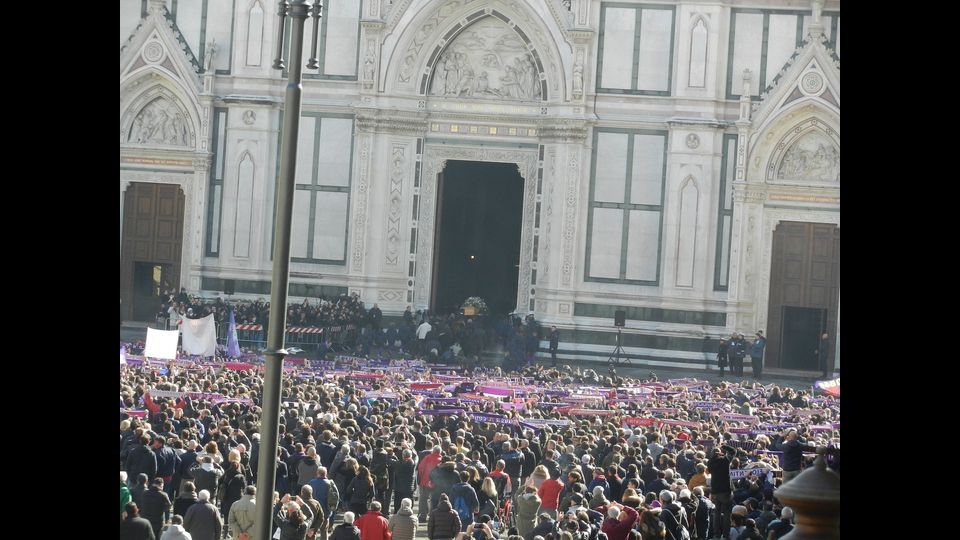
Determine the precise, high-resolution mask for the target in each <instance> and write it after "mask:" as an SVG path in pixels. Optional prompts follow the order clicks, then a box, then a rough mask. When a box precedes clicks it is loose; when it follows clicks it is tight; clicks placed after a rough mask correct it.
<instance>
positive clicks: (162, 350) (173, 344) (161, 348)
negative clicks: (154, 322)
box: [143, 327, 180, 360]
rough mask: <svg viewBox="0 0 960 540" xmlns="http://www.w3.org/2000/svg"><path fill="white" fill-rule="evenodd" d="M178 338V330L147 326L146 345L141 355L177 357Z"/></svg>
mask: <svg viewBox="0 0 960 540" xmlns="http://www.w3.org/2000/svg"><path fill="white" fill-rule="evenodd" d="M179 339H180V332H178V331H176V330H157V329H155V328H149V327H148V328H147V346H146V348H145V349H144V350H143V356H145V357H148V358H169V359H170V360H175V359H176V358H177V341H179Z"/></svg>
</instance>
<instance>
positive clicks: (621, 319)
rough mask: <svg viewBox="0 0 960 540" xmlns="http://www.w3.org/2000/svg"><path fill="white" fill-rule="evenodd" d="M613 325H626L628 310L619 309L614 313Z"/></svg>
mask: <svg viewBox="0 0 960 540" xmlns="http://www.w3.org/2000/svg"><path fill="white" fill-rule="evenodd" d="M613 325H614V326H626V325H627V312H626V311H624V310H622V309H618V310H617V311H616V312H615V313H614V314H613Z"/></svg>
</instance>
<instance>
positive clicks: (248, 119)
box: [243, 109, 257, 126]
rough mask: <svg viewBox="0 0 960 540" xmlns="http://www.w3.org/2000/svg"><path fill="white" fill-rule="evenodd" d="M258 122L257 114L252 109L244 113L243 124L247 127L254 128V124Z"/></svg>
mask: <svg viewBox="0 0 960 540" xmlns="http://www.w3.org/2000/svg"><path fill="white" fill-rule="evenodd" d="M256 121H257V113H255V112H253V110H250V109H247V110H246V111H243V123H244V124H246V125H248V126H252V125H253V123H254V122H256Z"/></svg>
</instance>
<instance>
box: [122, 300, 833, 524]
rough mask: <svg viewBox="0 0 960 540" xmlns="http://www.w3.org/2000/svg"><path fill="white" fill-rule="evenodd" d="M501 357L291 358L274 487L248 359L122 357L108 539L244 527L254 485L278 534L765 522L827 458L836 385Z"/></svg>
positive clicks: (463, 331) (782, 514) (250, 516)
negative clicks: (191, 362) (642, 373)
mask: <svg viewBox="0 0 960 540" xmlns="http://www.w3.org/2000/svg"><path fill="white" fill-rule="evenodd" d="M412 316H413V314H412V313H411V319H412V318H413V317H412ZM405 319H406V316H405ZM413 322H414V323H417V322H418V321H413ZM424 322H426V323H427V324H428V325H430V326H431V330H430V331H428V332H426V333H425V334H424V339H423V340H420V338H419V332H418V340H419V341H429V340H428V339H427V335H428V334H429V332H436V333H437V334H436V336H435V339H436V340H437V342H439V343H440V345H441V347H443V343H442V339H441V337H442V336H443V335H444V332H443V331H442V330H443V329H447V330H448V331H449V332H450V334H452V335H451V338H455V336H457V335H459V339H455V341H454V343H461V344H462V343H464V342H466V343H470V341H471V338H470V337H468V336H469V335H470V334H471V332H473V333H474V336H473V338H477V339H479V337H482V338H483V339H491V338H490V336H488V335H487V334H486V330H485V329H483V328H482V327H478V328H476V329H473V330H472V329H471V326H472V324H473V323H467V322H464V323H462V324H460V321H459V319H457V318H454V319H452V320H448V319H447V318H442V319H434V322H435V323H436V324H435V325H434V324H431V323H430V319H429V318H426V317H425V318H424V319H423V321H421V322H419V324H418V325H417V326H418V330H419V328H420V327H422V325H423V324H424ZM448 323H449V324H448ZM506 324H507V325H508V326H510V327H513V325H512V324H510V323H509V321H507V322H506ZM534 324H535V323H533V322H531V321H527V324H522V325H520V327H519V328H517V327H513V333H512V334H511V331H510V330H508V329H507V330H504V331H503V334H502V336H501V335H497V334H495V336H494V337H493V338H492V339H494V340H496V339H501V338H506V339H508V340H509V339H513V336H516V335H521V332H523V333H525V332H527V331H533V330H534V328H535V326H534ZM481 329H482V330H483V331H482V332H478V330H481ZM457 332H459V334H456V333H457ZM465 338H466V339H465ZM428 347H429V349H428ZM413 348H415V349H416V351H417V352H418V353H421V354H423V355H426V356H425V357H427V358H432V357H433V356H435V355H436V351H437V348H436V347H433V346H432V342H431V343H416V344H415V345H414V346H413V347H411V349H413ZM464 348H466V346H464ZM508 349H509V347H508ZM509 362H510V357H509V356H508V357H507V358H505V363H506V368H504V367H503V366H501V367H497V368H489V369H488V368H483V367H478V366H476V365H467V366H463V367H458V368H457V369H456V370H451V371H448V372H447V373H448V374H446V375H444V374H442V370H438V366H436V365H432V364H431V363H424V362H423V361H416V360H408V361H405V362H397V361H393V362H387V361H384V362H380V363H377V362H372V363H370V364H367V365H365V364H364V363H363V362H362V361H359V360H358V359H357V358H341V359H340V360H339V361H337V362H336V363H335V364H333V363H331V362H328V363H327V364H325V365H324V366H323V367H322V369H319V367H318V366H311V365H310V364H305V365H304V366H302V367H298V368H296V369H293V370H292V371H288V372H287V373H286V374H285V377H284V379H283V383H282V392H281V396H282V397H281V400H282V403H283V407H282V415H281V419H280V437H279V440H280V445H279V448H278V449H277V456H278V460H277V468H276V480H275V483H274V485H273V486H263V485H262V483H258V482H257V466H258V463H259V459H261V448H260V444H259V440H260V437H259V429H260V420H261V414H262V409H261V402H260V399H261V395H262V389H263V388H262V386H263V379H262V368H260V367H250V368H248V369H242V370H233V369H227V368H225V367H223V366H222V365H216V364H201V363H198V364H196V365H195V366H184V365H182V364H173V363H171V364H170V365H168V366H167V367H166V368H165V369H158V367H157V366H156V365H154V364H151V363H149V362H143V363H141V364H139V365H137V366H132V365H127V366H121V371H120V400H121V415H120V441H119V444H120V447H119V450H120V464H121V472H120V478H121V538H155V539H159V540H167V539H168V538H187V537H192V538H193V539H194V540H218V539H219V538H221V537H227V536H229V537H231V538H233V539H240V540H250V538H252V536H251V534H252V533H253V531H254V520H255V513H254V511H253V509H254V506H255V501H256V499H257V498H259V497H270V498H271V500H272V501H273V503H274V512H273V515H274V517H273V523H272V524H271V527H270V530H271V531H274V530H277V529H279V531H278V534H279V538H281V539H282V540H286V539H296V540H304V539H305V538H317V537H319V538H321V539H323V540H391V539H392V540H413V538H414V536H415V535H417V534H421V535H422V534H423V533H424V532H425V533H426V536H427V538H428V539H429V540H455V539H456V540H500V539H502V540H648V539H669V540H683V539H685V538H691V539H707V538H720V537H722V538H729V539H731V540H747V539H754V538H763V539H768V538H773V539H776V538H779V537H781V536H782V535H784V534H786V533H787V532H789V531H790V530H791V529H792V527H793V522H792V519H793V513H792V510H791V509H790V508H789V507H784V506H783V505H782V504H781V502H780V501H778V500H777V498H776V491H777V489H778V488H779V487H780V486H781V485H782V484H783V483H784V482H789V481H790V480H792V479H793V478H794V477H795V476H796V475H797V474H799V473H800V471H801V470H802V469H803V467H804V466H805V465H809V463H810V462H811V460H812V455H811V454H810V453H811V452H813V451H814V449H815V447H817V446H825V447H829V448H830V450H829V453H830V466H831V467H832V468H834V470H836V471H837V472H839V466H840V460H839V443H840V424H839V421H840V418H839V400H837V399H834V398H830V397H820V396H813V395H811V393H810V392H809V391H805V390H800V391H797V390H794V389H791V388H781V387H779V386H776V385H767V386H761V385H760V384H759V383H757V382H755V381H754V382H746V381H743V382H739V383H728V382H723V383H719V384H710V383H706V382H703V381H696V380H690V379H684V380H675V381H664V382H659V381H656V380H637V379H631V378H624V377H620V376H618V375H617V374H616V373H615V372H614V371H611V372H610V373H609V374H608V375H599V374H597V373H596V372H594V371H592V370H581V369H579V368H577V369H570V368H569V367H567V366H561V367H559V368H552V367H546V366H541V365H536V364H529V365H526V366H524V367H521V368H519V370H517V369H515V366H512V365H511V364H510V363H509ZM518 365H519V364H518ZM450 373H454V374H450ZM258 540H259V539H258Z"/></svg>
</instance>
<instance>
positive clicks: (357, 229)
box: [353, 135, 371, 272]
mask: <svg viewBox="0 0 960 540" xmlns="http://www.w3.org/2000/svg"><path fill="white" fill-rule="evenodd" d="M370 139H371V137H370V135H364V136H362V137H361V142H360V174H359V175H358V178H359V181H358V183H357V206H356V208H355V210H354V220H353V270H354V271H355V272H362V271H363V236H364V233H365V230H366V228H367V227H366V225H367V173H368V171H369V170H370Z"/></svg>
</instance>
